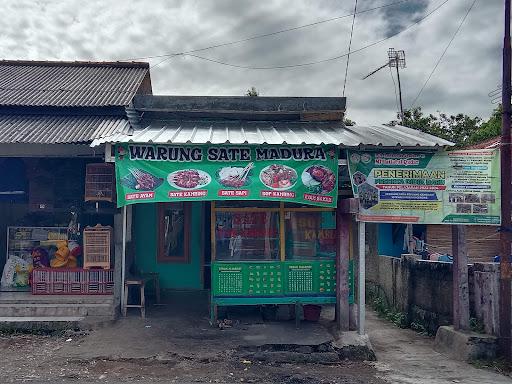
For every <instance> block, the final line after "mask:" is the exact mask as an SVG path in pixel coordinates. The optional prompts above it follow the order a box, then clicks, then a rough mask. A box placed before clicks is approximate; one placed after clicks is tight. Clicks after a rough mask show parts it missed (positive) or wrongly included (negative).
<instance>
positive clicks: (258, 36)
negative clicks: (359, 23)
mask: <svg viewBox="0 0 512 384" xmlns="http://www.w3.org/2000/svg"><path fill="white" fill-rule="evenodd" d="M408 1H411V0H399V1H395V2H393V3H389V4H384V5H380V6H378V7H373V8H367V9H364V10H362V11H359V12H357V14H362V13H366V12H371V11H375V10H378V9H382V8H387V7H391V6H394V5H399V4H403V3H406V2H408ZM353 15H354V14H353V13H349V14H346V15H342V16H336V17H332V18H330V19H325V20H319V21H315V22H313V23H309V24H304V25H299V26H296V27H291V28H286V29H282V30H279V31H275V32H269V33H264V34H261V35H254V36H250V37H246V38H243V39H240V40H234V41H229V42H226V43H219V44H215V45H210V46H208V47H204V48H197V49H191V50H189V51H183V52H173V53H166V54H162V55H152V56H141V57H134V58H129V59H123V60H119V61H136V60H144V59H158V58H161V57H175V56H182V55H186V54H189V53H195V52H201V51H206V50H210V49H214V48H220V47H225V46H228V45H234V44H240V43H245V42H247V41H251V40H255V39H261V38H264V37H269V36H274V35H279V34H281V33H286V32H292V31H296V30H299V29H303V28H309V27H313V26H315V25H319V24H323V23H328V22H331V21H335V20H340V19H344V18H346V17H350V16H353Z"/></svg>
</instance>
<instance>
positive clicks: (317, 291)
mask: <svg viewBox="0 0 512 384" xmlns="http://www.w3.org/2000/svg"><path fill="white" fill-rule="evenodd" d="M335 264H336V262H335V261H334V260H315V261H285V262H280V261H275V262H264V263H258V262H244V263H228V262H213V263H212V277H213V282H212V295H213V297H239V298H240V300H241V301H240V303H243V298H257V297H282V298H286V297H290V298H291V299H290V300H291V302H293V298H296V297H301V296H315V297H331V296H336V265H335ZM348 276H349V300H350V302H351V303H352V302H353V299H354V276H353V263H352V261H351V262H350V264H349V271H348Z"/></svg>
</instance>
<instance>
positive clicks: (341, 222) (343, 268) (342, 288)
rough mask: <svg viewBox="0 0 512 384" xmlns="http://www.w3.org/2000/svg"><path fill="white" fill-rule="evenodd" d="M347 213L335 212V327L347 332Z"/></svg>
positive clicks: (348, 325)
mask: <svg viewBox="0 0 512 384" xmlns="http://www.w3.org/2000/svg"><path fill="white" fill-rule="evenodd" d="M351 219H352V217H351V215H350V214H349V213H342V210H341V209H340V208H339V207H338V209H337V210H336V228H337V229H336V232H337V243H338V252H337V255H336V256H337V257H336V327H337V329H338V331H348V330H349V327H350V306H349V281H348V269H349V258H350V220H351Z"/></svg>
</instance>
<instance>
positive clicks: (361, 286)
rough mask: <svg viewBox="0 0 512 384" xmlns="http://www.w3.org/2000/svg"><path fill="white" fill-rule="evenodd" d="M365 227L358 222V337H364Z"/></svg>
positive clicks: (362, 223)
mask: <svg viewBox="0 0 512 384" xmlns="http://www.w3.org/2000/svg"><path fill="white" fill-rule="evenodd" d="M365 231H366V225H365V223H364V222H362V221H360V222H359V263H358V266H357V267H358V268H357V269H358V271H359V274H358V275H359V280H358V282H357V286H358V289H357V291H358V294H357V300H358V302H357V304H358V322H357V332H358V333H359V334H360V335H364V334H365V332H366V330H365V320H366V306H365V305H366V290H365V284H366V238H365V235H366V232H365Z"/></svg>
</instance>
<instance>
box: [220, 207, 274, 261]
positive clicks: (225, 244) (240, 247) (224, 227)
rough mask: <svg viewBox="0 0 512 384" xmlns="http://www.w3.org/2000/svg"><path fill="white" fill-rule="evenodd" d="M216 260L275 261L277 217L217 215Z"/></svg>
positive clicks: (239, 213)
mask: <svg viewBox="0 0 512 384" xmlns="http://www.w3.org/2000/svg"><path fill="white" fill-rule="evenodd" d="M215 239H216V246H215V248H216V258H217V259H218V260H226V261H227V260H237V261H240V260H279V213H278V212H272V211H256V212H242V211H234V212H233V211H230V212H225V211H217V213H216V215H215Z"/></svg>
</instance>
